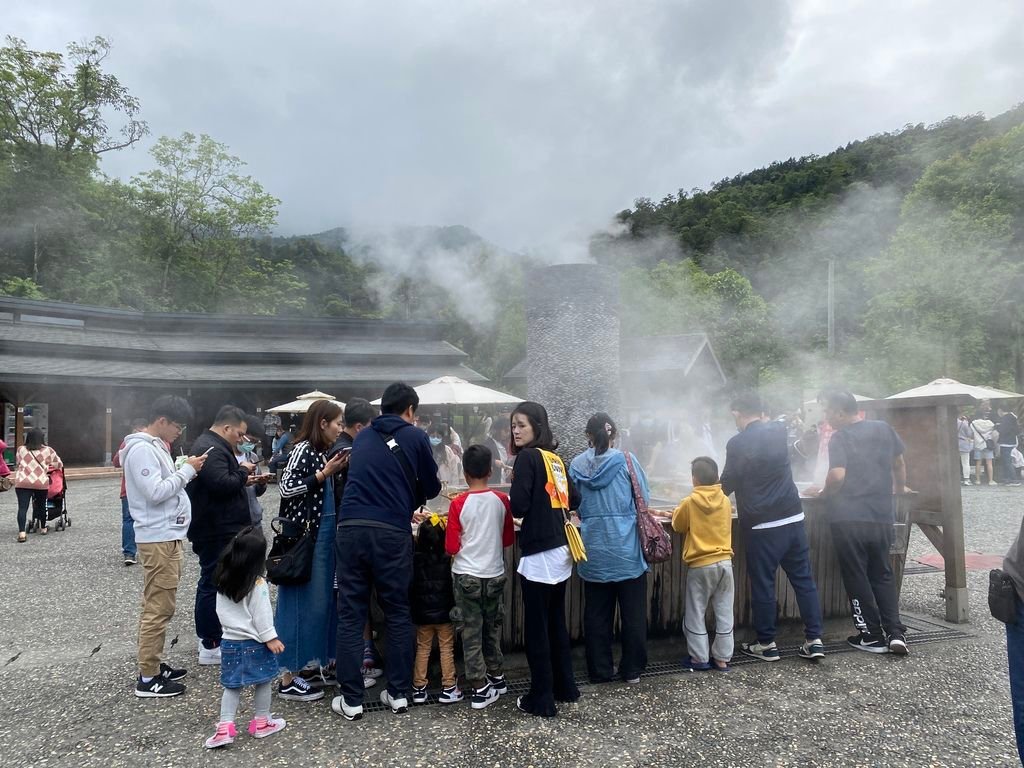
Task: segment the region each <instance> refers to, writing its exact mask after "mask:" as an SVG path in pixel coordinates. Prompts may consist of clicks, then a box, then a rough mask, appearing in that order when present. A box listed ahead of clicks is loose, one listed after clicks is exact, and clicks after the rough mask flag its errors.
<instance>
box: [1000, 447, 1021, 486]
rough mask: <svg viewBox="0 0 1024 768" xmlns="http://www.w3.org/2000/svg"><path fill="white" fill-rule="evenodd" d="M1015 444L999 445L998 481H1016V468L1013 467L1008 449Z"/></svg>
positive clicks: (1011, 448)
mask: <svg viewBox="0 0 1024 768" xmlns="http://www.w3.org/2000/svg"><path fill="white" fill-rule="evenodd" d="M1016 447H1017V446H1016V445H1000V446H999V482H1000V483H1016V482H1017V470H1015V469H1014V468H1013V459H1012V458H1011V457H1010V451H1012V450H1013V449H1014V448H1016Z"/></svg>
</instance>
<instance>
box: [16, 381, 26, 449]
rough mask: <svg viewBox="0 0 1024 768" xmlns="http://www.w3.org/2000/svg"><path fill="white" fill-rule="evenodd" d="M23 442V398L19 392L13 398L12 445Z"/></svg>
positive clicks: (22, 443)
mask: <svg viewBox="0 0 1024 768" xmlns="http://www.w3.org/2000/svg"><path fill="white" fill-rule="evenodd" d="M24 444H25V398H24V397H22V396H21V395H20V394H19V395H16V396H15V398H14V447H15V448H17V447H18V446H20V445H24Z"/></svg>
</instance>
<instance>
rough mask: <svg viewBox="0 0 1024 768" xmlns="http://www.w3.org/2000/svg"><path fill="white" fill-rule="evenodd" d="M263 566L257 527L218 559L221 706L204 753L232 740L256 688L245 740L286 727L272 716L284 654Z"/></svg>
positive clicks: (264, 559) (264, 543)
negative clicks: (244, 698)
mask: <svg viewBox="0 0 1024 768" xmlns="http://www.w3.org/2000/svg"><path fill="white" fill-rule="evenodd" d="M266 564H267V541H266V539H265V538H264V537H263V531H262V530H261V529H259V528H257V527H255V526H249V527H247V528H243V529H242V530H241V531H239V532H238V535H237V536H235V538H234V539H232V540H231V543H230V544H229V545H228V546H227V548H226V549H225V550H224V553H223V554H222V555H221V556H220V561H219V562H218V563H217V570H216V571H214V574H213V583H214V584H215V585H216V586H217V618H218V619H220V623H221V626H223V628H224V639H223V642H222V643H221V646H220V647H221V662H220V683H221V685H223V686H224V695H223V696H222V697H221V702H220V722H218V723H217V731H216V733H214V734H213V736H211V737H210V738H208V739H207V740H206V748H207V749H214V748H216V747H223V746H226V745H228V744H230V743H231V742H233V741H234V740H235V736H236V735H237V732H236V730H235V714H236V713H237V711H238V702H239V699H240V698H241V695H242V689H243V688H244V687H246V686H248V685H251V686H254V688H255V695H254V705H255V710H256V716H255V717H254V718H253V719H252V720H251V721H250V723H249V734H250V735H252V736H255V737H256V738H257V739H262V738H264V737H266V736H270V735H271V734H274V733H277V732H278V731H280V730H281V729H282V728H284V726H285V722H284V720H283V719H281V718H275V717H274V716H273V715H271V714H270V694H271V687H272V686H271V684H272V683H273V681H274V678H276V677H277V673H278V667H277V658H276V654H279V653H281V651H283V650H284V644H283V643H282V642H281V641H280V640H278V638H277V630H276V629H274V611H273V609H272V608H271V607H270V589H269V587H268V586H267V582H266V579H264V578H263V575H264V572H265V570H266Z"/></svg>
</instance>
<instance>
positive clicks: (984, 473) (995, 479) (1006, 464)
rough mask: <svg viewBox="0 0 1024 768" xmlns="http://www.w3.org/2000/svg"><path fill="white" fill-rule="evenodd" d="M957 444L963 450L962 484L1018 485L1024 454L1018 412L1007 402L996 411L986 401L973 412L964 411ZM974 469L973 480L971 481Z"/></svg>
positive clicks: (960, 419) (958, 421) (960, 416)
mask: <svg viewBox="0 0 1024 768" xmlns="http://www.w3.org/2000/svg"><path fill="white" fill-rule="evenodd" d="M956 428H957V443H958V448H959V451H960V482H961V483H962V484H963V485H967V486H969V485H982V484H983V483H982V477H984V478H985V483H987V484H988V485H1000V484H1001V485H1012V486H1019V485H1020V484H1021V482H1020V472H1021V468H1024V453H1022V452H1021V449H1020V446H1019V444H1018V443H1019V442H1020V439H1021V437H1022V435H1021V430H1020V424H1019V422H1018V421H1017V415H1016V414H1015V413H1013V411H1011V410H1010V407H1009V406H1008V405H1005V404H1000V405H999V406H998V407H997V408H996V409H995V410H994V411H993V409H992V404H991V403H990V402H989V401H988V400H983V401H982V402H981V403H980V404H979V406H978V408H977V409H976V410H975V411H974V413H973V415H968V414H967V413H961V414H960V415H959V417H958V418H957V423H956ZM972 466H973V469H974V472H973V477H974V479H973V481H972V480H971V477H972V472H971V469H972Z"/></svg>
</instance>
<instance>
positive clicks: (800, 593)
mask: <svg viewBox="0 0 1024 768" xmlns="http://www.w3.org/2000/svg"><path fill="white" fill-rule="evenodd" d="M745 536H746V546H747V574H748V575H749V577H750V608H751V612H752V613H753V618H754V631H755V632H757V642H759V643H762V644H765V643H770V642H772V641H773V640H775V619H776V615H777V613H778V606H777V604H776V600H775V572H776V571H777V570H778V569H779V566H782V570H784V571H785V572H786V576H787V577H788V578H789V583H790V585H791V586H792V587H793V592H795V593H796V602H797V605H798V606H800V618H802V619H803V620H804V635H805V637H806V638H807V639H808V640H817V639H818V638H820V637H821V603H819V602H818V588H817V586H816V585H815V584H814V576H812V575H811V548H810V546H809V545H808V544H807V532H806V531H805V530H804V524H803V521H801V522H799V523H790V524H789V525H780V526H778V527H777V528H763V529H761V530H759V531H754V530H750V531H747V532H746V534H745Z"/></svg>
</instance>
